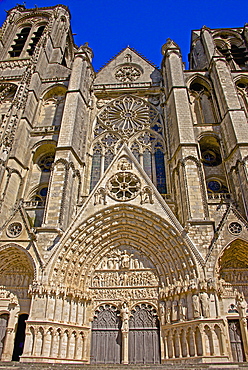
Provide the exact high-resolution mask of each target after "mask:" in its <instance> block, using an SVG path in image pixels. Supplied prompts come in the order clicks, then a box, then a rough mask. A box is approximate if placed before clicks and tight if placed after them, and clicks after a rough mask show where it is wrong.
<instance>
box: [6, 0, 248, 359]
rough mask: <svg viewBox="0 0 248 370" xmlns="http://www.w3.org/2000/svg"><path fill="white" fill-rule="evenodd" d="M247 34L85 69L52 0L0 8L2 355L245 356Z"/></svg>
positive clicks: (86, 59) (225, 32) (87, 52)
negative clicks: (186, 51)
mask: <svg viewBox="0 0 248 370" xmlns="http://www.w3.org/2000/svg"><path fill="white" fill-rule="evenodd" d="M247 35H248V33H247V26H245V27H244V28H236V29H208V28H207V27H205V26H204V27H203V28H202V29H201V30H194V31H192V40H191V51H190V55H189V60H190V67H189V70H185V69H184V65H183V62H182V58H181V52H180V48H179V46H178V45H177V44H176V43H175V42H174V41H172V40H170V39H168V40H167V42H166V43H165V44H164V45H163V46H162V55H163V60H162V64H161V69H159V68H158V67H156V66H155V65H154V64H153V63H151V62H150V61H148V60H147V59H146V58H145V57H144V56H142V55H141V54H139V53H138V52H137V51H136V50H135V49H133V48H131V47H126V48H124V49H123V50H121V51H120V52H119V54H117V55H116V56H115V57H113V58H112V59H111V60H110V61H109V62H108V63H107V64H106V65H105V66H103V67H102V68H101V70H100V71H98V72H95V71H94V68H93V67H92V58H93V52H92V50H91V48H90V47H89V45H88V44H87V43H86V44H84V45H82V46H80V47H77V46H76V45H75V44H74V42H73V38H72V33H71V29H70V14H69V10H68V9H67V8H66V7H65V6H63V5H57V6H54V7H47V8H35V9H25V7H24V6H20V5H18V6H16V7H15V8H13V9H11V10H10V11H8V13H7V18H6V21H5V23H4V24H3V26H2V29H1V39H0V46H1V48H0V96H1V100H0V110H1V116H0V118H1V142H0V145H1V146H0V166H1V167H0V207H1V209H0V211H1V212H0V227H1V229H0V232H1V233H0V271H1V276H0V284H1V286H0V293H1V294H0V318H1V321H0V323H1V330H0V332H1V333H2V338H1V343H4V345H3V347H0V356H1V360H2V361H9V360H11V359H13V360H19V359H20V361H24V362H25V361H28V362H54V361H56V362H61V363H63V362H64V363H65V362H69V363H89V362H92V363H123V364H131V363H160V362H162V363H166V362H167V361H169V362H170V363H171V362H175V363H176V362H179V363H180V362H181V361H188V362H215V361H222V362H223V361H226V362H228V361H240V362H241V361H247V359H248V353H247V350H248V346H247V340H248V337H247V328H246V306H247V303H246V300H247V299H248V296H247V294H248V293H247V286H248V280H247V264H248V261H247V258H246V255H247V250H248V244H247V243H248V231H247V201H248V200H247V143H248V137H247V129H246V126H247V115H248V113H247V111H248V101H247V84H248V72H247V70H248V57H247V42H248V40H247V37H248V36H247ZM24 340H25V345H24V347H23V346H21V345H20V343H23V342H24ZM141 342H142V343H143V344H142V346H141V345H140V343H141ZM151 343H152V344H153V345H151Z"/></svg>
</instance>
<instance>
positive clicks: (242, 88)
mask: <svg viewBox="0 0 248 370" xmlns="http://www.w3.org/2000/svg"><path fill="white" fill-rule="evenodd" d="M236 87H237V90H238V95H239V100H240V104H241V107H242V108H243V109H244V111H245V114H246V117H247V118H248V80H239V81H238V82H237V83H236Z"/></svg>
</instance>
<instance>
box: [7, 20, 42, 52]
mask: <svg viewBox="0 0 248 370" xmlns="http://www.w3.org/2000/svg"><path fill="white" fill-rule="evenodd" d="M44 29H45V25H34V26H33V27H31V26H26V27H24V28H22V29H21V30H20V32H19V33H17V34H16V37H15V39H14V42H13V44H12V45H11V50H10V51H9V55H10V57H11V58H16V57H20V56H26V57H27V56H32V55H33V53H34V50H35V47H36V45H37V44H38V42H39V40H40V38H41V36H42V34H43V31H44ZM25 53H26V55H25Z"/></svg>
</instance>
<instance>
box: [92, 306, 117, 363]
mask: <svg viewBox="0 0 248 370" xmlns="http://www.w3.org/2000/svg"><path fill="white" fill-rule="evenodd" d="M119 313H120V312H119V311H118V310H117V308H116V307H115V306H111V305H107V304H106V305H103V306H100V307H99V308H98V310H97V311H96V312H95V316H94V320H93V322H92V338H91V363H96V364H103V363H104V364H120V363H121V330H120V328H121V319H120V317H119Z"/></svg>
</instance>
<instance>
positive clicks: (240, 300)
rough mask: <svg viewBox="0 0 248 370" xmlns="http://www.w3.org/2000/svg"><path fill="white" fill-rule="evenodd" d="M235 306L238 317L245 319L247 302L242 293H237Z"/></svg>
mask: <svg viewBox="0 0 248 370" xmlns="http://www.w3.org/2000/svg"><path fill="white" fill-rule="evenodd" d="M236 305H237V308H238V311H239V315H240V317H242V318H243V317H246V309H247V302H246V300H245V297H244V294H243V293H238V294H237V296H236Z"/></svg>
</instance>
